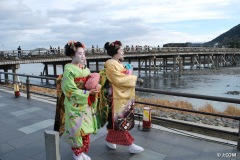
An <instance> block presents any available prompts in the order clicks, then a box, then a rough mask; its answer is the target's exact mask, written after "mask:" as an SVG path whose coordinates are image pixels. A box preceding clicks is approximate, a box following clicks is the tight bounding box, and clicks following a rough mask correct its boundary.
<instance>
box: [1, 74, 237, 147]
mask: <svg viewBox="0 0 240 160" xmlns="http://www.w3.org/2000/svg"><path fill="white" fill-rule="evenodd" d="M4 74H8V75H12V76H22V77H26V83H25V85H26V93H27V99H30V98H31V96H30V94H31V93H34V94H38V95H43V96H48V97H53V98H56V96H50V95H48V94H42V93H38V92H32V91H30V86H32V85H36V84H33V83H30V78H31V79H32V78H36V79H39V80H40V79H46V80H53V81H56V78H52V77H43V76H34V75H25V74H15V73H8V72H0V77H2V76H1V75H4ZM2 80H4V82H5V83H7V82H9V79H7V80H6V79H0V83H3V82H2ZM11 82H12V83H19V82H17V81H15V82H14V81H11ZM36 86H39V87H43V88H52V89H55V87H54V86H52V87H49V86H46V85H36ZM136 91H137V92H145V93H154V94H162V95H169V96H177V97H187V98H195V99H201V100H210V101H217V102H228V103H235V104H240V99H234V98H226V97H216V96H206V95H198V94H190V93H179V92H169V91H161V90H157V89H149V88H136ZM136 104H142V105H147V106H155V107H158V108H165V109H171V110H177V111H182V112H189V113H196V114H202V115H207V116H215V117H221V118H228V119H232V120H236V121H238V122H239V127H238V132H231V131H226V130H219V129H214V128H209V127H204V126H199V125H193V124H188V123H184V122H178V121H171V120H169V119H163V118H161V117H156V116H155V117H152V119H155V120H160V121H168V122H173V123H177V124H184V125H185V126H191V127H197V128H202V129H206V130H210V131H217V132H221V133H226V134H229V135H233V136H237V149H238V150H240V116H228V115H222V114H216V113H209V112H203V111H197V110H189V109H183V108H178V107H173V106H166V105H160V104H156V103H147V102H143V101H136ZM136 115H138V116H139V117H142V116H143V115H142V114H139V113H136Z"/></svg>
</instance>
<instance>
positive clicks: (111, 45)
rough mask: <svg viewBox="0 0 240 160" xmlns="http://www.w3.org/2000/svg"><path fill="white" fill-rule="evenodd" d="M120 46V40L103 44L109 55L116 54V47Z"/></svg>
mask: <svg viewBox="0 0 240 160" xmlns="http://www.w3.org/2000/svg"><path fill="white" fill-rule="evenodd" d="M121 46H122V43H121V41H117V40H116V41H115V42H112V43H110V42H106V43H105V45H104V48H105V49H106V50H107V54H108V55H109V56H114V55H115V54H117V51H118V49H119V48H120V47H121Z"/></svg>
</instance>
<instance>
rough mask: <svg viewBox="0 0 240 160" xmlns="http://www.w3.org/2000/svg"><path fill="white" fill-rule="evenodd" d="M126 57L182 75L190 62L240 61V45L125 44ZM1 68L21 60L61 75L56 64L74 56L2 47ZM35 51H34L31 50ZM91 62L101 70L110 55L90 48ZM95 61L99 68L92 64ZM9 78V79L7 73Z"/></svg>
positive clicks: (139, 64) (213, 65)
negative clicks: (233, 46)
mask: <svg viewBox="0 0 240 160" xmlns="http://www.w3.org/2000/svg"><path fill="white" fill-rule="evenodd" d="M124 51H125V56H124V58H125V60H126V61H128V62H129V63H131V62H137V66H134V70H138V74H139V75H140V71H145V73H146V74H147V73H151V72H154V73H159V72H163V73H167V72H169V71H170V72H172V73H177V74H179V75H180V76H181V74H182V72H183V70H184V67H185V66H190V67H191V69H193V68H194V66H196V68H201V67H211V68H218V67H225V66H236V65H239V64H240V49H237V48H207V47H162V48H160V47H151V48H144V49H143V48H126V47H125V48H124ZM0 53H1V54H0V69H3V70H4V72H8V70H12V72H13V73H16V70H17V69H18V68H19V67H20V64H30V63H43V64H44V69H43V72H42V73H41V75H44V76H52V77H56V76H57V71H56V66H57V65H61V66H62V68H63V67H64V65H65V64H66V63H69V62H70V61H71V58H69V57H66V56H65V55H64V50H59V51H56V52H51V50H47V49H46V50H45V51H44V52H42V51H40V50H39V52H37V53H35V54H33V53H32V52H31V51H30V50H21V51H20V53H18V51H17V50H13V51H1V52H0ZM30 53H31V54H30ZM86 57H87V66H88V67H89V68H90V69H91V70H92V71H96V72H97V71H99V70H100V69H101V68H100V65H99V63H101V62H105V61H106V60H107V59H109V58H110V56H108V55H107V54H106V51H105V50H104V49H102V48H96V49H92V48H88V49H86ZM90 63H91V65H90ZM48 65H53V75H49V74H48ZM94 65H95V67H94V68H95V70H93V69H92V68H91V66H94ZM5 79H8V78H6V77H5Z"/></svg>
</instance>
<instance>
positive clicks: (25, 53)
mask: <svg viewBox="0 0 240 160" xmlns="http://www.w3.org/2000/svg"><path fill="white" fill-rule="evenodd" d="M124 51H125V53H136V52H140V53H162V52H172V53H174V52H180V53H181V52H240V49H239V48H210V47H154V46H149V47H142V46H138V47H124ZM85 52H86V54H106V50H105V49H104V48H86V49H85ZM56 55H64V49H42V48H41V49H39V50H38V49H35V50H21V51H19V50H7V51H0V57H14V56H15V57H32V56H33V57H34V56H56Z"/></svg>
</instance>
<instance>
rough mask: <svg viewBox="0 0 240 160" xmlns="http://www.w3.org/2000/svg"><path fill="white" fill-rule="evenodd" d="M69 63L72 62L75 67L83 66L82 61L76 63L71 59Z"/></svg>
mask: <svg viewBox="0 0 240 160" xmlns="http://www.w3.org/2000/svg"><path fill="white" fill-rule="evenodd" d="M71 63H72V64H74V65H75V66H77V67H80V68H82V67H83V66H84V65H83V64H82V63H76V62H73V61H72V62H71Z"/></svg>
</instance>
